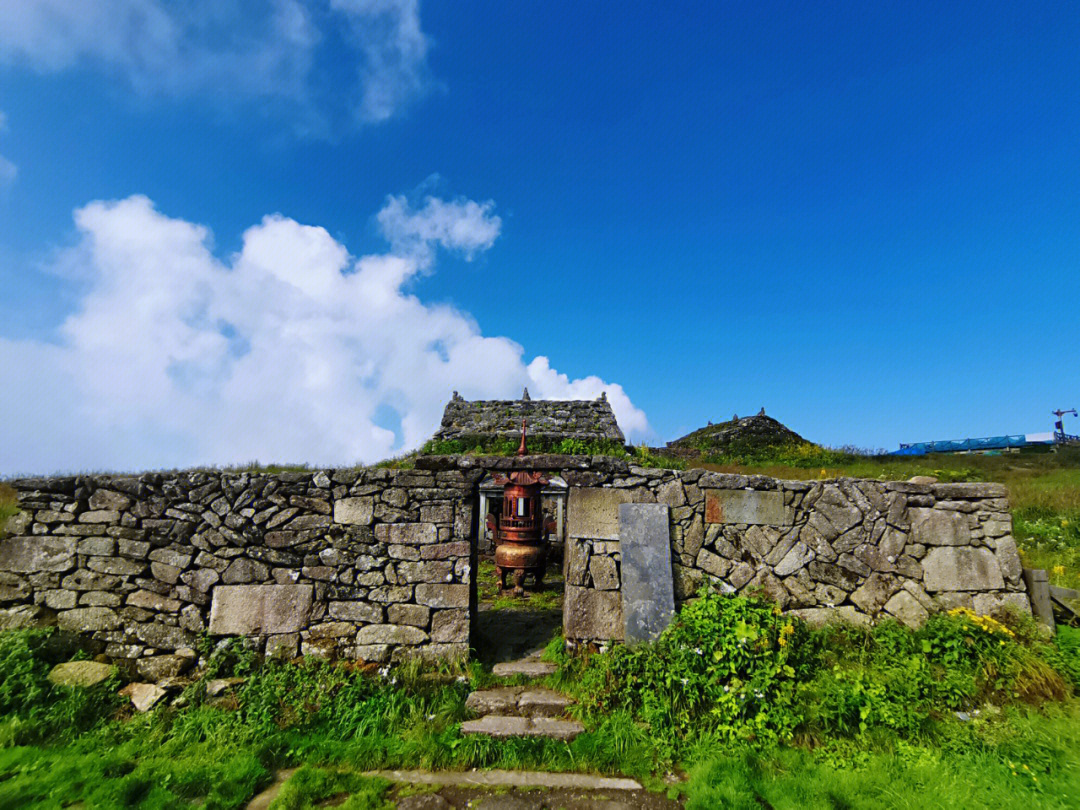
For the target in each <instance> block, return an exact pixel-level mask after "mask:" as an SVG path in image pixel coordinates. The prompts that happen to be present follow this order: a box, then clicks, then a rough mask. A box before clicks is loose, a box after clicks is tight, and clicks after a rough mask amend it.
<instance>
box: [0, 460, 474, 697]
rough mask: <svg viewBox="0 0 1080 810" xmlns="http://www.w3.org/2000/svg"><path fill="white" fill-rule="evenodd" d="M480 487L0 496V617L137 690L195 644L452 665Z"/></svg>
mask: <svg viewBox="0 0 1080 810" xmlns="http://www.w3.org/2000/svg"><path fill="white" fill-rule="evenodd" d="M480 475H482V473H479V472H476V471H473V472H461V471H457V470H448V471H444V472H438V473H436V472H431V471H423V470H390V469H368V470H341V471H322V472H302V473H279V474H274V475H269V474H247V473H242V474H223V473H218V472H190V473H176V474H150V475H142V476H138V477H106V476H99V477H77V478H72V477H69V478H48V479H22V480H15V481H11V482H9V484H10V485H11V486H13V487H14V488H15V489H16V491H17V492H18V494H19V506H20V508H21V510H22V511H21V512H20V513H19V514H18V515H16V516H15V517H14V518H12V519H11V520H10V521H9V525H8V526H7V530H8V531H7V536H6V538H5V539H3V540H2V541H0V603H2V604H4V605H5V606H6V610H4V611H3V613H2V614H0V620H2V622H3V624H4V625H6V626H18V625H20V624H21V625H26V624H52V623H55V624H57V625H59V627H60V628H61V629H64V630H70V631H76V632H79V633H84V634H88V635H89V636H90V637H91V638H92V639H93V640H94V641H95V642H97V644H98V646H99V647H100V649H101V650H102V651H103V652H104V654H105V655H107V656H108V657H109V658H111V659H114V660H117V661H119V662H121V663H124V662H127V663H128V664H129V665H132V666H133V667H134V668H135V669H137V671H138V672H139V673H140V674H142V675H144V676H147V677H149V676H155V677H160V676H165V675H169V674H176V672H177V671H179V670H181V669H183V668H184V666H185V660H189V659H190V653H188V652H187V651H189V650H190V649H191V648H193V647H194V646H195V645H196V640H197V639H198V637H199V636H200V635H203V634H208V635H210V636H214V637H224V636H242V637H245V638H246V639H248V641H249V643H250V644H254V645H257V646H258V647H259V648H261V649H263V650H265V652H266V653H267V654H268V655H283V656H290V657H291V656H295V655H297V654H300V653H303V654H315V655H324V656H346V657H350V658H362V659H365V660H369V661H380V662H382V661H389V660H399V659H400V658H402V657H406V656H410V655H421V656H425V657H455V656H464V655H466V654H467V651H468V644H469V617H470V592H471V590H472V589H471V583H472V572H473V570H474V568H475V563H474V561H473V559H472V557H471V555H472V546H471V544H470V540H469V538H470V537H472V536H473V535H474V534H475V527H474V515H473V508H474V507H473V499H472V497H471V494H472V492H473V491H474V489H475V485H476V482H477V480H478V478H479V476H480ZM178 650H179V651H181V654H180V655H178V654H177V651H178ZM184 653H187V655H185V654H184Z"/></svg>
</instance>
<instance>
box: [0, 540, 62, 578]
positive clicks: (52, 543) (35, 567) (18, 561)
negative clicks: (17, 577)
mask: <svg viewBox="0 0 1080 810" xmlns="http://www.w3.org/2000/svg"><path fill="white" fill-rule="evenodd" d="M75 543H76V541H75V539H74V538H71V537H43V536H36V537H9V538H8V539H6V540H2V541H0V569H2V570H4V571H15V572H19V573H33V572H37V571H68V570H70V569H72V568H74V567H75Z"/></svg>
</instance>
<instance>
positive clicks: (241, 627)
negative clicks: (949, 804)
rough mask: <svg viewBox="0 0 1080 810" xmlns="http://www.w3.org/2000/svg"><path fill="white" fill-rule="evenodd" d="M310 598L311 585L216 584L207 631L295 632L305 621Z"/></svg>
mask: <svg viewBox="0 0 1080 810" xmlns="http://www.w3.org/2000/svg"><path fill="white" fill-rule="evenodd" d="M311 601H312V586H311V585H217V586H215V587H214V596H213V601H212V603H211V605H210V634H211V635H215V636H231V635H237V636H246V635H269V634H278V633H295V632H297V631H298V630H302V629H303V628H304V627H305V626H306V625H307V623H308V619H309V618H310V617H311Z"/></svg>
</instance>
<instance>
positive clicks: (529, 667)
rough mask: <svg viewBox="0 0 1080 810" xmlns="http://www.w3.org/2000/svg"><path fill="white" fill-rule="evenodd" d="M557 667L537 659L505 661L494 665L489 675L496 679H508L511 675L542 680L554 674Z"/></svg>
mask: <svg viewBox="0 0 1080 810" xmlns="http://www.w3.org/2000/svg"><path fill="white" fill-rule="evenodd" d="M556 669H558V667H556V666H555V664H550V663H548V662H547V661H541V660H539V659H538V658H525V659H522V660H521V661H505V662H503V663H501V664H496V665H495V666H494V667H492V669H491V673H492V674H493V675H494V676H495V677H496V678H509V677H511V676H513V675H524V676H525V677H527V678H544V677H546V676H548V675H551V674H553V673H554V672H555V670H556Z"/></svg>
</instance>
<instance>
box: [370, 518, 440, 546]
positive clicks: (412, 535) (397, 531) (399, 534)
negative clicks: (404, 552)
mask: <svg viewBox="0 0 1080 810" xmlns="http://www.w3.org/2000/svg"><path fill="white" fill-rule="evenodd" d="M375 539H376V540H378V541H379V542H380V543H390V544H393V545H401V546H405V545H414V546H419V545H424V546H427V545H432V544H434V543H437V542H439V528H438V527H437V526H436V525H435V524H434V523H382V524H380V525H378V526H376V527H375Z"/></svg>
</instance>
